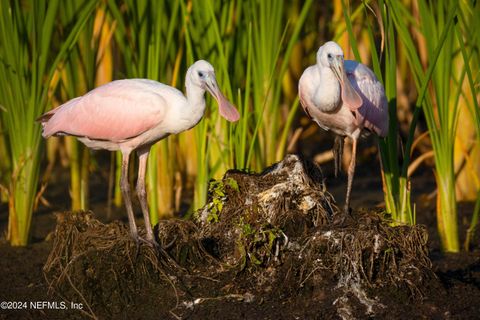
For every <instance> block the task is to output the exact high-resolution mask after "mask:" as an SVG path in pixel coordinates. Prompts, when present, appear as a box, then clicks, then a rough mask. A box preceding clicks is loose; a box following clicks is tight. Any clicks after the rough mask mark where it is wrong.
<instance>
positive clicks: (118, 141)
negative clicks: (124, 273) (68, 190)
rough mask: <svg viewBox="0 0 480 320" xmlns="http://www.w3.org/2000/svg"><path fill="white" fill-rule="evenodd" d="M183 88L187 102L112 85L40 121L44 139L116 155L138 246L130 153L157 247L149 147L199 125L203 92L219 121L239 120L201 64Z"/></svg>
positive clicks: (125, 83)
mask: <svg viewBox="0 0 480 320" xmlns="http://www.w3.org/2000/svg"><path fill="white" fill-rule="evenodd" d="M185 87H186V91H187V94H186V97H185V96H184V95H183V94H182V92H180V91H179V90H177V89H175V88H173V87H170V86H167V85H165V84H162V83H159V82H156V81H153V80H148V79H125V80H116V81H112V82H110V83H107V84H105V85H102V86H100V87H98V88H95V89H93V90H92V91H90V92H88V93H86V94H85V95H83V96H81V97H77V98H74V99H72V100H70V101H68V102H66V103H64V104H63V105H61V106H59V107H58V108H55V109H53V110H51V111H49V112H47V113H45V114H44V115H42V116H41V117H40V118H39V119H38V121H40V122H41V124H42V127H43V133H42V135H43V137H45V138H48V137H50V136H60V135H70V136H75V137H77V138H78V140H80V141H81V142H83V143H84V144H85V145H86V146H87V147H89V148H92V149H107V150H110V151H115V150H120V152H121V153H122V174H121V182H120V183H121V190H122V194H123V198H124V201H125V207H126V209H127V214H128V222H129V225H130V232H131V235H132V237H133V238H134V239H135V240H136V241H137V245H138V241H139V240H143V239H141V238H140V237H139V236H138V231H137V227H136V224H135V218H134V215H133V209H132V201H131V197H130V187H129V184H128V161H129V156H130V153H132V151H134V150H136V151H137V154H138V157H139V167H138V178H137V186H136V190H137V194H138V197H139V200H140V205H141V207H142V212H143V218H144V220H145V228H146V231H147V239H146V241H147V242H149V243H151V244H156V241H155V238H154V235H153V232H152V226H151V224H150V216H149V212H148V205H147V199H146V192H145V170H146V166H147V158H148V153H149V152H150V148H151V146H152V145H153V144H155V143H156V142H157V141H159V140H161V139H164V138H166V137H167V136H169V135H170V134H177V133H180V132H182V131H185V130H188V129H191V128H192V127H194V126H195V125H196V124H197V123H198V122H199V121H200V120H201V119H202V117H203V114H204V113H205V90H207V91H208V92H210V94H211V95H212V96H213V97H214V98H215V99H216V100H217V102H218V106H219V112H220V115H222V116H223V117H224V118H225V119H227V120H228V121H232V122H234V121H237V120H238V119H239V118H240V115H239V113H238V111H237V110H236V109H235V107H233V106H232V105H231V104H230V103H229V102H228V100H227V99H226V98H225V97H224V95H223V94H222V92H221V91H220V89H219V87H218V84H217V81H216V79H215V71H214V69H213V67H212V65H211V64H210V63H208V62H206V61H203V60H199V61H197V62H195V63H194V64H193V65H192V66H190V68H189V69H188V71H187V75H186V79H185Z"/></svg>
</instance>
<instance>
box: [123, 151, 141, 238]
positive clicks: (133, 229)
mask: <svg viewBox="0 0 480 320" xmlns="http://www.w3.org/2000/svg"><path fill="white" fill-rule="evenodd" d="M129 158H130V151H122V175H121V178H120V189H121V190H122V195H123V200H124V201H125V208H126V209H127V215H128V224H129V225H130V233H131V234H132V238H133V239H134V240H135V241H137V243H138V231H137V225H136V224H135V216H134V215H133V208H132V198H131V196H130V185H129V183H128V162H129Z"/></svg>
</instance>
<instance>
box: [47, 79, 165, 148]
mask: <svg viewBox="0 0 480 320" xmlns="http://www.w3.org/2000/svg"><path fill="white" fill-rule="evenodd" d="M159 85H160V84H159ZM155 89H156V87H155V82H153V81H148V80H141V79H131V80H118V81H114V82H110V83H108V84H106V85H103V86H101V87H98V88H96V89H94V90H92V91H90V92H89V93H87V94H85V95H84V96H82V97H78V98H75V99H72V100H70V101H68V102H67V103H65V104H63V105H61V106H60V107H58V108H56V109H54V110H52V111H50V112H49V113H47V114H46V117H47V119H46V121H43V120H41V121H42V122H44V124H43V125H44V132H43V135H44V136H45V137H48V136H51V135H55V134H68V135H74V136H83V137H88V138H90V139H95V140H110V141H116V142H120V141H123V140H125V139H128V138H132V137H135V136H138V135H140V134H142V133H143V132H145V131H148V130H150V129H152V128H153V127H155V126H157V125H158V124H159V123H160V122H161V121H162V120H163V118H164V116H165V112H166V102H165V99H164V98H163V97H162V95H161V94H160V92H159V91H158V90H155ZM51 114H53V115H51ZM50 115H51V116H50ZM42 118H43V117H42Z"/></svg>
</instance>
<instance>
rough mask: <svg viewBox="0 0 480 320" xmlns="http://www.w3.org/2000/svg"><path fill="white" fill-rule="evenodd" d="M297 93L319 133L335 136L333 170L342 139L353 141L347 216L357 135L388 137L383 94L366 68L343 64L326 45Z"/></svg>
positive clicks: (335, 46) (336, 52)
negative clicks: (318, 127) (329, 131)
mask: <svg viewBox="0 0 480 320" xmlns="http://www.w3.org/2000/svg"><path fill="white" fill-rule="evenodd" d="M298 92H299V97H300V102H301V104H302V107H303V109H304V110H305V112H306V113H307V115H308V116H309V117H310V118H311V119H312V120H313V121H315V122H316V123H317V124H318V125H319V126H320V127H322V128H323V129H325V130H332V131H333V132H334V133H336V134H337V135H338V136H337V138H336V139H335V148H334V154H335V169H336V170H338V165H339V162H340V160H339V159H340V157H341V151H342V148H343V141H344V138H345V137H349V138H351V139H352V141H353V143H352V159H351V161H350V165H349V167H348V184H347V195H346V197H345V212H348V211H349V207H350V193H351V189H352V181H353V176H354V172H355V155H356V149H357V140H358V138H359V137H360V133H361V132H362V130H363V129H364V128H365V129H368V130H370V131H373V132H375V133H376V134H377V135H379V136H381V137H385V136H386V135H387V134H388V104H387V98H386V97H385V90H384V88H383V86H382V84H381V83H380V81H378V79H377V78H376V77H375V74H374V73H373V72H372V71H371V70H370V69H369V68H368V67H366V66H365V65H363V64H361V63H359V62H356V61H352V60H344V58H343V50H342V48H340V46H339V45H338V44H336V43H335V42H333V41H329V42H327V43H325V44H324V45H323V46H321V47H320V48H319V49H318V52H317V64H316V65H313V66H310V67H308V68H307V69H306V70H305V71H304V72H303V74H302V77H301V78H300V82H299V84H298Z"/></svg>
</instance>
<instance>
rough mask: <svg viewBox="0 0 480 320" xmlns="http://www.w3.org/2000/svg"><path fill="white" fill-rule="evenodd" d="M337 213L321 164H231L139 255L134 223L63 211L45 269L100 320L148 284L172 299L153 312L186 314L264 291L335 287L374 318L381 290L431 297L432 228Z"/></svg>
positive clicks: (292, 160) (330, 290) (343, 307)
mask: <svg viewBox="0 0 480 320" xmlns="http://www.w3.org/2000/svg"><path fill="white" fill-rule="evenodd" d="M338 213H339V210H338V208H337V206H336V205H335V202H334V199H333V197H332V196H331V195H330V194H329V193H328V192H327V191H326V189H325V185H324V184H323V177H322V174H321V171H320V169H319V168H318V167H317V166H315V165H313V164H311V163H309V162H305V161H302V160H301V159H300V158H299V157H297V156H293V155H290V156H287V157H286V158H285V159H284V160H283V161H282V162H280V163H278V164H276V165H274V166H272V167H270V168H268V169H266V170H265V171H264V172H263V173H261V174H251V173H244V172H239V171H228V172H227V173H226V174H225V176H224V177H223V179H222V180H220V181H212V182H211V184H210V188H209V200H208V203H207V204H206V205H205V206H204V207H203V208H202V209H200V210H199V211H198V212H196V214H195V219H194V221H184V220H164V221H160V223H159V224H158V225H157V226H156V227H155V234H156V236H157V241H158V243H159V245H160V247H161V249H160V250H156V249H153V248H151V247H150V246H148V245H145V244H141V245H140V252H139V253H138V255H137V249H136V244H135V242H134V241H133V240H132V239H131V238H130V234H129V232H128V229H127V227H126V226H125V225H123V224H121V223H118V222H116V223H111V224H107V225H105V224H102V223H101V222H99V221H98V220H96V219H93V218H92V216H91V214H90V213H69V214H60V215H58V216H57V220H58V222H57V223H58V225H57V228H56V231H55V236H54V244H53V249H52V252H51V254H50V256H49V258H48V261H47V263H46V264H45V267H44V272H45V276H46V279H47V281H48V283H49V285H50V288H51V289H52V290H55V292H57V293H59V294H61V295H63V296H64V297H65V298H66V299H69V300H70V301H71V300H74V299H76V301H82V302H84V303H85V305H86V306H87V308H86V310H85V312H86V313H87V315H88V316H90V317H93V318H95V317H96V316H97V313H98V310H103V311H102V313H101V316H102V317H107V318H108V317H112V316H114V315H118V314H122V312H123V310H124V308H126V306H128V305H134V302H135V299H136V298H137V295H138V292H140V293H141V294H143V298H145V296H147V297H149V298H150V299H151V301H152V306H155V305H158V303H159V301H158V300H156V299H157V297H158V292H160V291H162V290H163V291H162V293H163V292H164V291H165V290H169V291H171V292H173V293H172V294H170V295H169V296H170V297H173V299H170V300H169V301H163V300H162V302H161V303H162V304H163V305H165V304H166V305H167V306H168V307H167V308H166V309H165V313H164V314H162V315H158V314H157V313H155V315H156V316H159V317H174V318H179V319H180V318H184V317H185V315H186V314H189V313H190V314H191V313H193V312H194V311H193V309H194V308H195V310H197V308H202V307H203V306H204V305H206V304H207V302H209V303H208V304H211V303H215V302H217V303H218V301H223V300H235V301H240V302H251V301H252V300H253V298H255V300H256V301H257V300H258V301H262V299H265V298H267V299H271V297H272V294H271V293H272V292H275V295H274V296H275V297H278V296H281V297H287V298H289V299H293V297H297V296H298V294H299V293H302V292H303V293H304V292H310V293H311V294H312V295H313V296H315V295H318V296H319V297H322V296H323V297H324V296H325V295H327V296H328V297H327V298H325V297H324V298H322V299H328V301H329V303H330V305H331V307H332V308H333V310H334V312H335V313H336V314H337V315H338V316H339V317H341V318H343V319H351V318H353V317H354V315H358V314H361V313H363V314H364V315H365V316H367V317H371V316H375V314H376V312H377V311H379V310H381V309H382V308H384V306H385V305H387V304H388V301H386V300H385V298H382V296H381V295H380V294H379V293H381V292H387V293H386V295H387V296H388V295H392V294H393V295H400V297H404V298H405V299H407V300H408V299H411V298H421V297H422V296H423V294H424V292H423V291H424V288H425V287H426V286H425V284H426V283H427V282H428V281H430V280H431V279H433V278H434V274H433V272H432V271H431V263H430V260H429V258H428V251H427V233H426V230H425V229H424V228H423V227H421V226H413V227H410V226H397V227H392V226H391V224H390V221H388V220H386V219H385V218H384V217H383V213H382V212H374V211H373V212H372V211H363V212H354V213H353V219H351V220H352V221H351V222H350V223H349V224H348V225H347V226H345V225H338V224H335V223H334V222H333V221H334V220H335V219H334V216H335V215H336V214H338ZM142 235H143V231H142ZM163 296H165V295H163ZM384 296H385V294H384ZM397 298H398V297H397ZM172 300H173V301H172ZM112 301H115V303H112ZM142 301H144V300H142ZM87 310H88V311H87Z"/></svg>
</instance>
